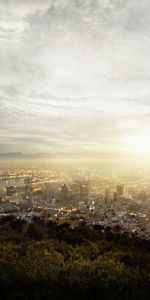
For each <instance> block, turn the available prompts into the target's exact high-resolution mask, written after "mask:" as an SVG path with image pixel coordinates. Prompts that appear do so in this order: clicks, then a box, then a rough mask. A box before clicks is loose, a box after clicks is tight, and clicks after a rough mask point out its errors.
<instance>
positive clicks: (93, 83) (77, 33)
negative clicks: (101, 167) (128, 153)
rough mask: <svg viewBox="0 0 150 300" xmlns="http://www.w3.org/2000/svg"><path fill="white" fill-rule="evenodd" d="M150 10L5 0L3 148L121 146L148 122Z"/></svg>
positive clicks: (0, 72)
mask: <svg viewBox="0 0 150 300" xmlns="http://www.w3.org/2000/svg"><path fill="white" fill-rule="evenodd" d="M149 9H150V3H149V1H148V0H143V1H142V2H141V1H140V0H133V1H129V0H127V1H124V0H113V1H112V0H105V1H104V0H95V1H90V0H85V1H81V0H55V1H48V0H45V1H44V0H43V1H41V0H36V1H31V0H30V1H29V0H28V1H22V0H18V1H17V0H14V1H13V4H12V1H8V0H7V1H6V0H5V1H0V47H1V51H0V65H1V69H0V101H1V106H0V119H1V126H0V133H1V139H0V143H1V149H3V151H6V152H11V151H14V152H18V151H19V152H28V153H29V152H35V151H36V152H38V151H39V152H40V151H43V152H51V151H56V152H59V151H60V152H61V151H66V152H67V151H78V152H80V151H85V152H86V151H87V152H88V151H93V152H94V151H98V150H99V151H107V150H108V149H109V150H111V151H115V149H116V150H118V148H119V149H120V151H121V149H122V145H121V143H120V144H119V137H121V136H124V135H128V134H129V131H130V130H132V132H133V133H134V132H135V131H136V130H139V128H142V130H145V128H149V127H150V122H149V118H148V117H146V114H147V116H148V115H149V113H150V106H149V96H150V85H149V80H150V66H149V63H148V61H149V50H150V29H149V21H150V16H149ZM141 120H142V121H141Z"/></svg>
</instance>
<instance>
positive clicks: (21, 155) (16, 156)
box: [0, 152, 47, 159]
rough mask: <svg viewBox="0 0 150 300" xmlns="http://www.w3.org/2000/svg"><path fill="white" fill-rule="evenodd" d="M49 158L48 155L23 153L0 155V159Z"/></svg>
mask: <svg viewBox="0 0 150 300" xmlns="http://www.w3.org/2000/svg"><path fill="white" fill-rule="evenodd" d="M42 157H47V153H33V154H25V153H22V152H8V153H0V159H25V158H42Z"/></svg>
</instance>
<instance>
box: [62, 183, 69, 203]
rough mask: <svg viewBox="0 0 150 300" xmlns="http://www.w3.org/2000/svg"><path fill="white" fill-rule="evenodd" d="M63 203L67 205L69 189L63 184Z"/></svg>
mask: <svg viewBox="0 0 150 300" xmlns="http://www.w3.org/2000/svg"><path fill="white" fill-rule="evenodd" d="M61 201H62V203H63V204H66V202H67V201H68V187H67V186H66V184H63V185H62V187H61Z"/></svg>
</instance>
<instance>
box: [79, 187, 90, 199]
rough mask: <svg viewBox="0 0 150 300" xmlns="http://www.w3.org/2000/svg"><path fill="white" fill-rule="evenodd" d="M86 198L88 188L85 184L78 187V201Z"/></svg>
mask: <svg viewBox="0 0 150 300" xmlns="http://www.w3.org/2000/svg"><path fill="white" fill-rule="evenodd" d="M87 197H88V187H87V185H85V184H82V185H81V186H80V199H85V198H87Z"/></svg>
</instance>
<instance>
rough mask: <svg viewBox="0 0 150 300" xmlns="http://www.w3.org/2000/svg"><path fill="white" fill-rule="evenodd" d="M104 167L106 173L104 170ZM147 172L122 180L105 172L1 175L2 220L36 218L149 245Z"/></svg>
mask: <svg viewBox="0 0 150 300" xmlns="http://www.w3.org/2000/svg"><path fill="white" fill-rule="evenodd" d="M103 168H104V169H103ZM149 181H150V175H149V169H145V170H143V172H142V177H141V171H140V172H139V173H136V174H134V175H133V174H132V173H131V172H129V174H126V175H120V174H119V172H116V171H115V170H113V168H112V170H111V171H110V174H109V173H107V172H106V167H99V168H98V167H96V166H93V167H92V168H91V167H89V166H82V167H81V166H75V167H69V166H64V167H62V168H61V167H53V168H45V169H14V170H8V171H1V173H0V218H2V217H4V216H7V215H9V214H12V215H14V216H15V217H16V218H17V219H24V220H26V221H27V222H31V220H32V218H33V217H34V216H38V217H42V218H43V219H44V220H45V221H47V222H48V221H49V220H53V221H56V222H57V223H58V224H63V223H68V224H69V225H70V227H71V228H74V227H77V226H80V225H81V224H84V226H86V227H91V228H92V227H93V226H94V225H99V226H102V228H106V227H110V230H111V231H115V230H120V232H126V233H127V234H128V235H129V236H132V235H133V236H138V237H140V238H142V239H145V240H150V185H149Z"/></svg>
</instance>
